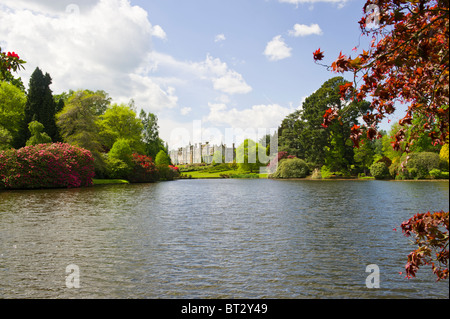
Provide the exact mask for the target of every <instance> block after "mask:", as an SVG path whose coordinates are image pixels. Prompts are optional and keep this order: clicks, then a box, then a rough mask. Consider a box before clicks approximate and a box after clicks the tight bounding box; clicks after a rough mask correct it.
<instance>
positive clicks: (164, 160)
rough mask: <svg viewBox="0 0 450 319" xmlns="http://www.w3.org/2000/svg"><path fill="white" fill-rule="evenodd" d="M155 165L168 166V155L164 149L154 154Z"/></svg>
mask: <svg viewBox="0 0 450 319" xmlns="http://www.w3.org/2000/svg"><path fill="white" fill-rule="evenodd" d="M155 164H156V166H169V165H170V157H169V155H167V153H166V152H165V151H164V150H160V151H159V152H158V154H156V158H155Z"/></svg>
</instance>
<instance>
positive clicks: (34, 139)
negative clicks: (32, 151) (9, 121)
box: [26, 121, 52, 146]
mask: <svg viewBox="0 0 450 319" xmlns="http://www.w3.org/2000/svg"><path fill="white" fill-rule="evenodd" d="M28 130H29V131H30V132H31V137H30V139H29V140H28V141H27V143H26V145H27V146H30V145H38V144H45V143H51V142H52V139H51V138H50V136H48V134H47V133H45V132H44V125H42V124H41V123H39V122H38V121H32V122H30V123H29V124H28Z"/></svg>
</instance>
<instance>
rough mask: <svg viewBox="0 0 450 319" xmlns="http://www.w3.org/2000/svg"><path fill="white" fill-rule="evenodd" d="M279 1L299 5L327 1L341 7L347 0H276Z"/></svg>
mask: <svg viewBox="0 0 450 319" xmlns="http://www.w3.org/2000/svg"><path fill="white" fill-rule="evenodd" d="M278 1H279V2H281V3H291V4H295V5H299V4H304V3H307V4H313V3H318V2H329V3H335V4H338V5H339V6H340V7H342V6H343V5H345V3H346V2H347V1H348V0H278Z"/></svg>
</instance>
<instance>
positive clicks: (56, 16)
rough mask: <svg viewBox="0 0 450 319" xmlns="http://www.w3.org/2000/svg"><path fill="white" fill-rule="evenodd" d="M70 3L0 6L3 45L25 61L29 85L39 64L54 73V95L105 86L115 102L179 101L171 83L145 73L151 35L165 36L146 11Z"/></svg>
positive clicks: (107, 2)
mask: <svg viewBox="0 0 450 319" xmlns="http://www.w3.org/2000/svg"><path fill="white" fill-rule="evenodd" d="M69 5H70V2H69V1H66V0H64V1H61V2H60V1H24V0H14V1H11V0H5V2H4V4H2V5H0V9H1V10H0V21H2V23H1V24H0V38H1V39H2V44H1V46H2V49H3V50H10V51H15V52H17V53H18V54H19V55H20V57H21V58H22V59H24V60H25V61H27V64H26V65H25V68H26V70H25V71H21V72H20V74H18V75H19V76H21V77H22V79H23V80H24V83H25V85H28V79H29V76H30V75H31V73H32V72H33V71H34V69H35V68H36V67H39V68H41V69H42V70H43V71H44V72H48V73H49V74H50V75H51V77H52V79H53V85H52V89H53V91H54V92H55V93H60V92H62V91H68V90H69V89H75V90H76V89H92V90H97V89H102V90H105V91H106V92H108V93H109V94H110V95H111V96H112V97H113V99H114V100H116V99H119V100H121V101H122V100H129V99H131V98H134V99H135V101H136V104H137V105H138V106H140V105H146V106H148V107H149V108H150V109H149V110H153V111H156V110H160V109H163V108H166V107H167V108H173V107H174V106H175V105H176V103H177V97H176V96H175V95H174V92H173V90H172V91H171V86H169V85H160V84H158V83H156V82H155V81H154V80H152V79H151V78H150V77H148V76H145V75H144V73H143V71H144V70H145V68H143V63H145V62H146V61H147V58H148V55H149V52H151V49H152V42H151V41H152V40H151V39H152V37H158V38H162V39H164V38H165V37H166V35H165V32H164V30H163V29H162V28H161V27H160V26H152V25H151V23H150V22H149V20H148V15H147V12H146V11H145V10H144V9H142V8H141V7H138V6H132V5H131V4H130V3H129V2H128V1H122V0H99V1H97V2H94V3H93V2H92V1H91V2H88V1H87V0H86V1H85V0H81V1H78V2H77V5H73V6H69ZM77 8H78V9H79V10H75V9H77ZM68 9H70V10H68ZM145 71H148V70H145Z"/></svg>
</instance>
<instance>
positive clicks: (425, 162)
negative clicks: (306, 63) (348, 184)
mask: <svg viewBox="0 0 450 319" xmlns="http://www.w3.org/2000/svg"><path fill="white" fill-rule="evenodd" d="M346 83H347V81H345V80H344V79H343V78H342V77H334V78H332V79H330V80H328V81H326V82H325V83H324V84H323V85H322V86H321V87H320V88H319V89H318V90H317V91H316V92H314V93H313V94H312V95H311V96H309V97H308V98H306V99H305V101H304V103H303V106H302V108H301V109H300V110H297V111H295V112H294V113H292V114H290V115H288V116H287V117H286V118H285V119H284V120H283V121H282V123H281V125H280V127H279V129H278V141H279V151H280V153H282V154H283V156H282V157H283V158H286V160H289V159H288V158H287V157H291V159H292V157H296V158H298V159H301V160H303V162H305V163H307V165H308V167H309V170H310V172H314V177H317V178H320V177H322V178H330V177H355V176H359V177H363V176H369V175H371V176H373V177H375V178H377V179H382V178H395V179H422V178H448V170H449V169H448V158H449V156H448V141H447V143H446V144H445V145H444V146H441V145H439V144H435V145H433V144H432V140H431V138H430V137H429V136H428V134H426V133H422V134H416V128H418V127H422V126H423V125H424V123H425V122H426V121H425V119H421V118H420V117H416V118H414V120H413V123H412V125H410V126H409V127H408V129H407V130H406V137H407V138H406V140H407V139H408V137H409V136H415V141H414V143H413V144H412V145H411V146H409V152H405V151H404V150H405V147H403V148H402V150H403V151H395V150H394V149H393V147H392V145H391V143H392V142H393V140H394V134H395V132H397V131H398V129H399V127H398V125H399V124H393V126H392V128H391V131H390V132H382V134H381V135H382V136H381V137H380V138H378V139H369V138H368V137H367V136H365V137H364V138H363V140H362V142H361V143H360V145H359V147H357V148H355V147H354V144H353V142H352V140H351V139H350V134H351V128H352V127H353V126H354V125H359V121H360V117H361V116H362V115H364V114H365V113H366V112H367V110H368V107H369V102H367V101H362V102H355V101H352V100H351V98H350V97H347V98H345V99H342V98H341V94H340V87H341V86H344V85H345V84H346ZM332 106H333V107H334V108H336V109H338V110H339V114H340V117H339V118H338V119H337V120H336V121H334V122H332V123H331V124H329V125H328V127H327V128H325V127H324V126H323V125H322V124H323V120H324V114H325V113H326V112H327V110H328V109H329V108H330V107H332ZM430 129H432V128H430Z"/></svg>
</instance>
